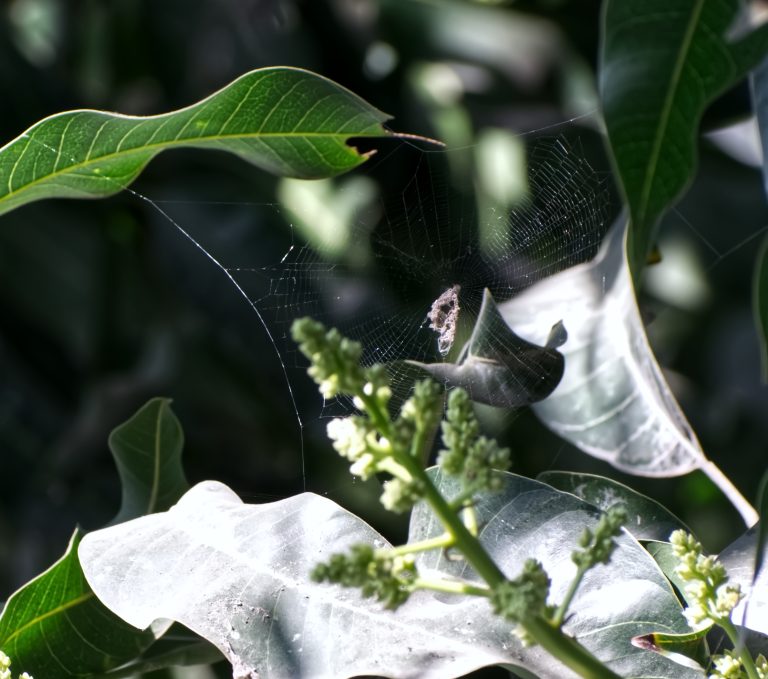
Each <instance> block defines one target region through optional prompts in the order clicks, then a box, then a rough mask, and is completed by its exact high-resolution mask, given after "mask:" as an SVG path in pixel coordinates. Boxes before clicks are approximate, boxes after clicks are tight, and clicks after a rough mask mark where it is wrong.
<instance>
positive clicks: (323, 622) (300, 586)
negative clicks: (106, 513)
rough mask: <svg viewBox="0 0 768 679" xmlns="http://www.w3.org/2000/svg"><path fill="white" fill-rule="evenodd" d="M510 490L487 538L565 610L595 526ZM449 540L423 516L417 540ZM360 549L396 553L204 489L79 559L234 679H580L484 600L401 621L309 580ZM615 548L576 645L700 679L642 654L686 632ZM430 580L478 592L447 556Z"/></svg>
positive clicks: (583, 614)
mask: <svg viewBox="0 0 768 679" xmlns="http://www.w3.org/2000/svg"><path fill="white" fill-rule="evenodd" d="M505 477H506V479H507V483H506V485H505V487H504V489H503V490H502V492H501V493H499V494H498V495H495V496H493V497H492V498H488V499H487V500H483V501H481V502H480V503H479V505H478V508H477V509H478V513H479V517H480V519H481V523H482V525H483V526H484V528H483V531H482V535H481V539H482V540H483V542H484V544H485V545H486V547H487V548H488V549H489V551H490V552H491V554H492V555H493V557H494V558H495V559H496V560H497V563H499V564H500V566H501V567H502V568H503V570H504V571H505V572H507V573H508V574H509V575H510V576H514V575H516V573H517V571H518V570H519V568H520V567H521V566H522V563H523V561H524V560H525V559H526V558H528V557H536V558H540V559H541V560H542V561H543V563H544V565H545V567H546V568H547V570H548V571H549V573H550V575H551V576H552V579H553V582H554V585H553V596H554V597H555V598H556V597H558V596H560V595H562V592H563V589H564V587H565V586H567V582H568V580H569V578H570V577H571V576H572V575H573V572H574V569H575V566H574V565H573V563H572V562H571V561H570V552H571V550H572V549H573V548H574V547H575V546H576V544H577V540H578V536H579V535H580V534H581V531H582V530H583V528H584V526H585V525H594V522H595V521H596V519H597V516H598V511H597V510H596V509H595V508H593V507H591V506H589V505H587V504H585V503H583V502H582V501H580V500H578V499H577V498H575V497H574V496H572V495H570V494H567V493H560V492H558V491H556V490H554V489H552V488H550V487H548V486H546V485H544V484H541V483H538V482H536V481H531V480H528V479H523V478H521V477H516V476H514V475H512V474H509V475H505ZM439 482H440V484H441V485H442V486H443V487H444V490H446V491H447V492H451V489H450V488H449V487H448V486H447V485H446V483H444V481H443V480H439ZM439 530H440V529H439V527H438V526H437V525H436V523H435V521H434V517H433V516H432V515H431V513H430V512H428V511H427V510H426V508H423V507H419V508H418V509H417V510H416V512H415V514H414V517H413V521H412V526H411V536H410V540H415V539H418V538H420V537H423V536H428V535H434V534H435V532H437V531H439ZM358 542H368V543H372V544H374V545H376V546H379V547H385V546H387V544H388V543H387V542H386V541H385V540H384V539H383V538H382V537H381V536H380V535H378V534H377V533H376V532H375V531H374V530H373V529H371V528H370V527H369V526H368V525H366V524H365V523H364V522H363V521H361V520H360V519H359V518H357V517H355V516H354V515H352V514H350V513H348V512H346V511H345V510H343V509H342V508H341V507H339V506H338V505H336V504H335V503H333V502H331V501H330V500H328V499H326V498H322V497H319V496H317V495H313V494H309V493H304V494H302V495H299V496H296V497H292V498H288V499H286V500H280V501H278V502H272V503H268V504H263V505H246V504H243V503H242V502H241V501H240V499H239V498H238V497H237V496H236V495H235V494H234V493H233V492H232V491H231V490H229V489H228V488H227V487H226V486H224V485H222V484H220V483H217V482H212V481H207V482H204V483H201V484H198V485H197V486H195V487H194V488H192V489H191V490H190V491H189V492H188V493H187V494H186V495H185V496H184V497H183V498H182V499H181V501H180V502H179V503H178V504H177V505H176V506H174V507H173V508H172V509H171V510H169V511H168V512H166V513H161V514H154V515H152V516H147V517H142V518H139V519H136V520H135V521H131V522H128V523H125V524H120V525H118V526H113V527H110V528H106V529H104V530H101V531H97V532H95V533H91V534H89V535H88V536H87V537H86V539H85V540H84V542H83V544H82V545H81V548H80V558H81V560H82V562H83V567H84V569H85V573H86V575H87V577H88V580H89V582H90V583H91V585H92V586H93V587H94V590H95V591H96V592H97V593H98V595H99V597H100V598H101V599H102V600H103V601H104V602H105V604H106V605H107V606H109V607H110V608H111V609H112V610H113V611H115V612H116V613H117V614H119V615H120V616H121V617H123V618H124V619H125V620H126V621H127V622H130V623H131V624H133V625H136V626H137V627H145V626H146V625H148V624H149V623H150V622H152V621H153V620H155V619H157V618H171V619H174V620H178V621H179V622H182V623H183V624H184V625H186V626H187V627H189V628H190V629H192V630H194V631H196V632H197V633H199V634H201V635H202V636H203V637H205V638H206V639H208V640H209V641H211V642H212V643H214V644H215V645H216V646H217V647H218V648H219V649H220V650H221V651H222V652H223V653H224V655H225V656H226V657H227V658H228V659H229V661H230V662H231V663H232V665H233V671H234V672H233V673H234V676H235V677H251V676H259V677H261V678H262V679H270V678H273V679H274V678H277V677H280V678H283V677H296V678H298V677H312V678H313V679H322V678H326V677H327V678H331V677H339V678H341V677H353V676H359V675H374V676H385V677H421V678H423V679H430V678H434V679H437V678H440V679H447V678H449V677H457V676H461V675H463V674H466V673H467V672H470V671H472V670H474V669H476V668H478V667H482V666H486V665H494V664H506V665H511V666H516V667H522V668H524V669H526V670H527V671H529V672H533V673H534V674H535V675H537V676H541V677H555V676H557V677H562V678H566V677H571V676H573V675H572V674H571V673H570V672H569V671H568V670H567V669H565V668H564V667H563V666H561V665H560V664H559V663H558V662H557V661H556V660H554V659H552V658H551V657H549V656H547V655H546V654H545V653H543V652H542V651H541V650H540V649H536V648H524V647H522V646H521V645H520V644H519V643H518V642H517V641H516V639H515V637H514V636H513V635H512V634H511V630H510V625H509V624H508V623H506V622H504V621H503V620H501V619H499V618H497V617H495V616H494V615H493V614H492V613H491V610H490V607H489V605H488V602H487V601H486V600H485V599H482V598H480V599H478V598H467V597H456V596H449V595H446V594H435V593H431V592H418V593H416V594H415V595H414V596H413V597H412V598H411V599H410V600H409V601H408V602H407V603H406V604H405V605H404V606H403V607H401V608H400V609H399V610H397V611H395V612H392V611H386V610H384V609H382V607H381V605H380V604H378V603H376V602H374V601H372V600H367V599H362V598H361V597H360V595H359V593H358V592H357V591H356V590H351V589H344V588H340V587H337V586H335V585H328V584H322V585H320V584H316V583H313V582H311V581H310V579H309V572H310V570H311V568H312V567H313V566H314V565H315V564H316V563H318V562H319V561H323V560H327V559H328V558H329V556H330V555H331V554H332V553H335V552H339V551H345V550H346V549H347V548H348V547H349V546H350V545H352V544H354V543H358ZM619 542H620V547H619V549H618V551H617V553H616V558H615V559H614V561H613V562H612V563H611V564H609V565H607V566H601V567H599V568H597V569H596V570H595V571H594V572H593V573H592V574H591V575H590V577H589V578H588V580H587V582H585V585H584V589H583V591H582V593H581V594H580V596H579V598H578V599H577V601H576V602H575V604H574V608H573V616H572V617H571V618H570V619H569V621H568V623H567V630H568V631H569V632H571V633H573V634H576V635H577V636H578V637H579V639H580V640H581V641H582V642H583V643H585V644H586V645H588V646H589V648H590V649H592V650H593V651H594V652H595V653H596V654H597V655H598V656H600V657H601V658H604V659H605V660H606V661H607V662H608V663H609V664H610V665H611V667H612V668H613V669H614V670H615V671H618V672H620V673H626V675H631V676H636V677H640V676H648V677H650V676H654V677H670V678H673V677H674V678H676V679H681V678H682V679H689V678H692V677H699V676H701V675H700V674H697V673H695V672H692V671H688V670H684V671H683V672H681V671H680V668H679V667H678V666H676V665H674V664H673V663H671V662H670V661H668V660H666V659H664V658H661V657H660V656H658V655H655V654H653V653H645V652H643V651H641V650H639V649H634V648H633V647H632V646H631V644H630V638H631V637H632V636H634V635H636V634H643V633H649V632H651V631H656V630H658V629H664V630H666V631H668V632H684V631H686V626H685V622H684V619H683V617H682V615H681V614H680V608H679V605H678V604H677V601H676V599H675V597H674V595H673V593H672V591H671V589H670V588H669V586H668V584H667V582H666V580H665V579H664V577H663V576H662V574H661V572H660V571H659V570H658V569H657V568H656V566H655V564H654V562H653V560H652V559H651V558H650V557H649V556H648V555H647V553H646V552H645V551H644V550H643V549H642V548H641V547H640V546H639V545H638V544H637V543H636V542H635V541H634V540H633V539H632V538H631V537H630V536H629V535H626V534H625V535H623V536H622V537H621V538H620V540H619ZM421 566H422V567H423V568H424V573H425V574H427V575H434V574H443V575H454V574H461V575H464V576H465V577H473V575H472V574H471V573H470V572H468V569H467V568H466V567H465V566H464V565H463V564H462V563H461V562H457V561H453V560H451V559H447V558H444V557H442V556H441V555H440V554H438V553H435V554H434V555H432V556H429V555H427V556H425V557H423V558H422V559H421ZM430 571H432V572H431V573H430ZM459 571H460V573H459ZM617 601H621V605H620V606H617V605H616V602H617Z"/></svg>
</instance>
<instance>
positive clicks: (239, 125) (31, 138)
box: [0, 67, 389, 214]
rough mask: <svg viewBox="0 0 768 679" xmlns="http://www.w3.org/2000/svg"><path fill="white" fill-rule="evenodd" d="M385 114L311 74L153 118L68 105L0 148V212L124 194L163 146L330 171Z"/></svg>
mask: <svg viewBox="0 0 768 679" xmlns="http://www.w3.org/2000/svg"><path fill="white" fill-rule="evenodd" d="M388 119H389V116H387V115H386V114H385V113H382V112H381V111H378V110H377V109H375V108H374V107H373V106H371V105H370V104H368V103H366V102H365V101H363V100H362V99H360V98H359V97H358V96H356V95H355V94H353V93H352V92H350V91H348V90H346V89H344V88H343V87H341V86H339V85H337V84H336V83H334V82H332V81H330V80H328V79H326V78H323V77H321V76H319V75H316V74H314V73H310V72H309V71H304V70H301V69H297V68H286V67H278V68H264V69H259V70H256V71H251V72H250V73H246V74H245V75H243V76H241V77H240V78H238V79H237V80H235V81H234V82H232V83H230V84H229V85H227V86H226V87H224V88H223V89H221V90H219V91H218V92H216V93H214V94H212V95H211V96H209V97H207V98H206V99H203V100H202V101H200V102H198V103H197V104H193V105H192V106H188V107H186V108H183V109H180V110H178V111H173V112H171V113H166V114H163V115H157V116H147V117H136V116H124V115H118V114H114V113H105V112H103V111H88V110H81V111H68V112H66V113H58V114H56V115H53V116H50V117H49V118H45V119H44V120H41V121H40V122H38V123H36V124H35V125H33V126H32V127H30V128H29V129H28V130H27V131H26V132H24V133H22V134H21V135H20V136H19V137H17V138H16V139H14V140H13V141H11V142H10V143H8V144H7V145H5V146H4V147H3V148H0V214H2V213H4V212H8V211H9V210H13V209H14V208H17V207H19V206H21V205H24V204H25V203H30V202H32V201H35V200H40V199H42V198H57V197H58V198H62V197H66V198H100V197H104V196H108V195H111V194H114V193H117V192H118V191H120V190H122V189H123V188H125V187H126V186H128V185H129V184H130V183H131V182H132V181H133V180H134V179H135V178H136V177H137V176H138V175H139V174H140V173H141V171H142V170H143V169H144V167H145V166H146V165H147V163H148V162H149V161H150V160H151V159H152V158H154V157H155V156H156V155H157V154H158V153H160V152H161V151H164V150H165V149H170V148H178V147H194V148H207V149H218V150H222V151H228V152H230V153H234V154H235V155H237V156H240V157H241V158H244V159H245V160H247V161H248V162H250V163H253V164H254V165H256V166H258V167H260V168H262V169H264V170H267V171H268V172H272V173H274V174H279V175H287V176H292V177H301V178H306V179H312V178H318V177H329V176H333V175H336V174H339V173H342V172H346V171H347V170H350V169H352V168H353V167H356V166H357V165H359V164H360V163H362V162H364V161H365V160H366V158H367V157H368V154H361V153H359V152H358V151H357V150H356V149H354V148H352V147H351V146H349V145H347V141H348V140H349V138H350V137H384V136H387V134H388V133H387V131H386V130H385V129H384V128H383V127H382V125H381V123H382V122H384V121H385V120H388Z"/></svg>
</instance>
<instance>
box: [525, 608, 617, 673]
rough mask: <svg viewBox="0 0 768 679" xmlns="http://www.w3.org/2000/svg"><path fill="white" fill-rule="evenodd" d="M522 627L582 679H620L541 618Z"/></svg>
mask: <svg viewBox="0 0 768 679" xmlns="http://www.w3.org/2000/svg"><path fill="white" fill-rule="evenodd" d="M523 627H524V628H525V631H526V632H528V634H530V635H531V637H533V638H534V639H535V640H536V642H537V643H538V644H539V645H541V647H542V648H543V649H544V650H546V651H548V652H549V653H551V654H552V655H553V656H554V657H555V658H557V659H558V660H559V661H560V662H561V663H563V664H564V665H567V666H568V667H570V668H571V669H572V670H573V671H574V672H576V673H577V674H578V675H579V676H581V677H584V679H621V677H620V676H619V675H618V674H616V673H615V672H613V671H612V670H611V669H609V668H608V667H607V666H606V665H604V664H603V663H602V662H600V661H599V660H598V659H597V658H596V657H595V656H593V655H592V654H591V653H590V652H589V651H588V650H587V649H586V648H584V647H583V646H582V645H581V644H580V643H579V642H578V641H576V640H575V639H572V638H571V637H569V636H568V635H567V634H564V633H563V632H562V630H560V629H558V628H557V627H553V626H552V625H551V624H550V623H549V622H547V621H546V620H544V619H543V618H541V617H538V616H537V617H533V618H531V619H529V620H526V621H525V623H524V624H523Z"/></svg>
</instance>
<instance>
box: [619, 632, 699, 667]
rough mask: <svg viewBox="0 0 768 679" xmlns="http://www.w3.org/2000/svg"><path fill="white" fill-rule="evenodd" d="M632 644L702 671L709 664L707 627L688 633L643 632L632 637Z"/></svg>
mask: <svg viewBox="0 0 768 679" xmlns="http://www.w3.org/2000/svg"><path fill="white" fill-rule="evenodd" d="M632 645H633V646H636V647H637V648H642V649H645V650H648V651H653V652H654V653H659V654H660V655H663V656H664V657H665V658H669V659H670V660H672V661H673V662H676V663H678V664H679V665H683V666H684V667H689V668H691V669H694V670H699V671H701V672H703V671H704V668H705V667H707V666H708V665H709V646H708V645H707V629H700V630H698V631H696V632H690V633H688V634H663V633H660V632H653V633H652V634H643V635H640V636H638V637H635V638H634V639H632Z"/></svg>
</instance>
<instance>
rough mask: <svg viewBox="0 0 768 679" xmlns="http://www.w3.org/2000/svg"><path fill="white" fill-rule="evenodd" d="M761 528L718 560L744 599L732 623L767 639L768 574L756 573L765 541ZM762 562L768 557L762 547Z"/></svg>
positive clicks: (735, 611)
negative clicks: (757, 559) (757, 558)
mask: <svg viewBox="0 0 768 679" xmlns="http://www.w3.org/2000/svg"><path fill="white" fill-rule="evenodd" d="M761 533H762V530H761V529H760V527H759V524H758V526H755V527H753V528H750V529H749V530H748V531H747V532H746V533H744V535H742V536H741V537H740V538H738V539H737V540H735V541H734V542H733V543H731V544H730V545H728V547H726V548H725V549H724V550H723V551H722V552H721V553H720V555H719V559H720V561H721V562H722V564H723V565H724V566H725V568H726V570H727V571H728V576H729V577H730V579H731V582H734V583H737V584H738V585H740V586H741V590H742V592H744V593H745V594H746V597H745V599H744V600H743V601H742V602H741V603H740V604H739V605H738V606H737V607H736V608H735V609H734V611H733V614H732V616H731V619H732V620H733V622H734V623H736V624H737V625H742V626H744V627H748V628H749V629H751V630H754V631H755V632H760V633H761V634H764V635H768V571H767V570H766V569H765V568H762V569H761V570H760V572H758V573H755V563H756V554H757V548H758V542H759V541H760V540H761V539H762V536H761ZM762 550H763V553H762V555H761V559H762V560H764V559H765V557H766V547H765V545H764V544H763V546H762Z"/></svg>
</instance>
